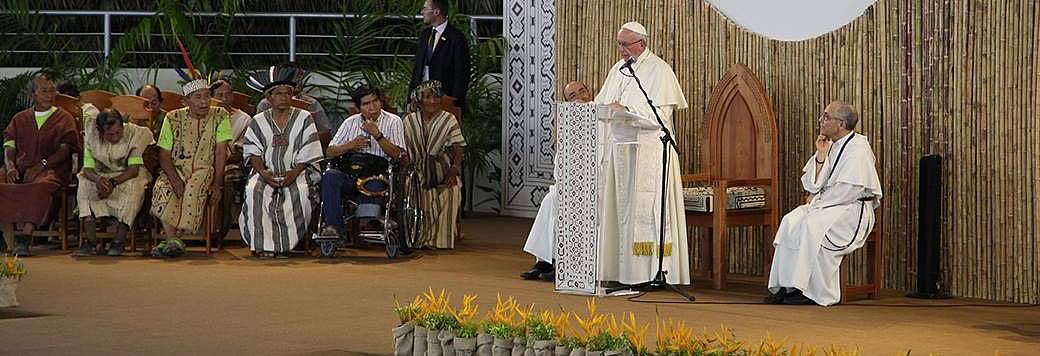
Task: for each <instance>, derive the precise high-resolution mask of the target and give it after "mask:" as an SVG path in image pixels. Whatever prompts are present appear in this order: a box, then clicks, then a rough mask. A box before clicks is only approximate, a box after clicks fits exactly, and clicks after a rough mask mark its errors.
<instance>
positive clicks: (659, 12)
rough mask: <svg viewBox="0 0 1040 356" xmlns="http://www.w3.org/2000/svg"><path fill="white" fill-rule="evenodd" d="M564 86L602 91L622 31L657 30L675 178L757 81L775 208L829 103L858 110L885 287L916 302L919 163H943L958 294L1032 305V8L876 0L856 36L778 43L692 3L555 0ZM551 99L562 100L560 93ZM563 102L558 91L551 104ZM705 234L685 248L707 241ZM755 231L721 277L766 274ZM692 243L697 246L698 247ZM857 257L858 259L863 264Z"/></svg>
mask: <svg viewBox="0 0 1040 356" xmlns="http://www.w3.org/2000/svg"><path fill="white" fill-rule="evenodd" d="M556 8H557V20H558V23H557V26H558V27H557V31H556V44H557V51H558V52H557V62H556V67H557V79H558V82H559V83H561V85H560V86H559V87H560V88H562V84H564V83H566V82H568V81H570V80H575V79H577V80H582V81H585V82H586V83H588V84H589V85H590V87H591V88H592V89H593V90H598V87H599V85H600V84H602V81H603V79H604V78H606V73H605V71H606V70H608V69H609V68H610V66H611V65H612V64H613V63H614V62H616V61H617V60H618V58H619V56H618V54H617V49H616V45H615V34H616V31H617V29H618V28H619V27H620V25H621V24H622V23H624V22H626V21H630V20H635V21H639V22H640V23H642V24H643V25H645V26H646V27H647V29H648V30H649V31H650V32H651V33H650V48H651V50H653V51H654V52H655V53H657V54H658V55H659V56H661V57H662V58H664V59H665V61H667V62H669V63H670V64H671V65H672V67H673V68H674V69H675V72H676V75H677V76H678V77H679V82H680V83H681V84H682V86H683V90H684V92H685V94H686V97H687V100H688V101H689V102H690V109H687V110H682V111H679V112H678V114H677V118H676V122H677V129H676V130H677V132H678V133H677V136H678V142H679V144H680V157H681V160H682V164H683V166H682V167H683V171H684V172H695V171H697V170H698V168H700V165H699V163H700V162H699V161H700V157H701V153H700V150H701V149H702V147H701V146H700V142H701V132H702V131H703V130H704V112H705V110H706V108H707V104H708V99H709V97H710V94H711V90H712V88H713V86H714V85H715V84H716V83H717V82H718V81H719V79H720V78H721V77H722V75H723V73H724V72H725V70H726V69H727V68H728V67H729V66H730V65H731V64H733V63H744V64H746V65H747V66H748V67H750V68H751V69H752V70H753V71H754V72H755V73H756V74H757V75H758V76H759V78H760V79H761V80H762V82H763V84H765V86H766V90H767V91H768V92H769V95H770V98H771V101H772V105H773V109H774V111H775V112H776V115H777V121H778V129H779V136H780V143H779V147H780V156H781V165H780V172H781V176H782V178H783V180H782V182H781V191H782V193H783V194H782V195H781V207H782V209H783V211H785V212H786V211H788V210H790V209H791V208H793V207H794V206H796V205H798V204H800V202H801V201H802V199H803V197H804V195H803V192H801V191H800V189H801V187H800V185H799V183H798V175H799V170H800V168H801V166H802V164H804V162H805V159H806V157H808V155H810V154H811V153H812V150H813V147H812V141H813V138H814V137H815V135H816V133H815V130H814V128H813V127H814V121H815V120H816V118H817V117H818V116H819V115H820V112H821V111H822V110H823V106H824V105H825V104H826V103H827V102H828V101H831V100H844V101H848V102H850V103H852V104H853V105H855V106H856V107H858V108H859V109H860V112H861V121H860V127H859V128H858V130H857V131H859V132H861V133H863V134H865V135H866V136H867V137H868V138H870V141H871V145H872V146H873V147H874V151H875V154H876V155H877V157H878V159H879V168H880V171H881V175H882V184H883V189H884V191H885V198H884V200H883V208H884V217H883V219H884V220H883V222H884V228H885V231H884V236H883V239H884V258H885V260H884V266H883V271H884V280H885V287H886V288H892V289H897V290H911V289H912V288H913V286H914V278H915V277H914V273H915V271H916V266H915V259H916V235H917V224H916V220H917V208H918V203H917V190H918V189H917V180H918V167H917V166H918V163H917V161H918V159H920V157H921V156H922V155H924V154H928V153H936V154H940V155H942V156H943V157H944V162H943V164H944V167H943V170H944V171H943V178H944V182H943V194H944V204H943V217H944V219H945V225H944V226H943V229H942V231H943V247H942V248H943V250H942V258H943V270H944V271H945V274H944V278H943V279H944V281H945V283H946V286H947V289H948V290H950V291H951V292H952V293H953V294H955V295H958V296H964V297H976V298H983V299H990V300H999V301H1012V302H1030V303H1037V302H1040V297H1038V292H1040V277H1038V271H1037V268H1038V261H1040V254H1038V253H1040V251H1038V234H1037V230H1038V228H1040V226H1038V225H1037V220H1038V219H1037V217H1038V215H1040V210H1038V209H1037V203H1040V192H1038V191H1037V189H1036V183H1037V180H1038V179H1040V163H1038V152H1040V122H1038V119H1037V118H1035V113H1037V112H1040V90H1038V89H1040V88H1038V85H1040V77H1038V75H1037V68H1038V67H1040V53H1037V52H1038V51H1040V26H1038V25H1040V23H1038V22H1040V4H1038V3H1037V2H1036V1H1029V0H1009V1H998V0H989V1H946V0H923V1H916V0H914V1H911V0H901V1H898V0H880V1H878V2H877V3H876V4H875V5H874V6H873V7H871V8H870V9H868V10H867V12H866V13H865V14H864V15H863V16H861V17H860V18H858V19H856V20H855V21H854V22H852V23H851V24H849V25H847V26H845V27H843V28H841V29H839V30H837V31H835V32H832V33H830V34H827V35H825V36H822V37H820V38H817V39H813V40H808V41H802V42H793V43H792V42H778V41H771V40H767V39H764V38H762V37H760V36H758V35H755V34H752V33H749V32H746V31H743V30H741V29H740V28H738V27H737V26H735V25H733V24H732V23H731V22H729V21H728V20H726V19H725V18H724V17H723V16H721V15H720V14H718V13H717V12H716V11H714V10H713V9H711V7H710V6H709V5H708V4H707V3H706V2H704V1H701V0H687V1H674V0H656V1H639V2H612V3H610V5H609V6H604V3H603V2H600V1H584V0H558V1H557V3H556ZM560 88H558V90H562V89H560ZM560 96H561V97H562V94H561V95H560ZM703 235H704V234H703V232H696V233H694V234H693V236H696V238H702V237H703ZM760 235H761V230H760V229H759V230H756V229H747V230H740V231H737V230H734V231H731V236H737V237H736V238H732V239H731V243H730V251H734V252H733V253H732V254H731V259H730V270H731V271H734V272H745V273H761V272H762V271H763V270H764V261H763V259H762V258H758V257H757V255H756V251H760V249H761V248H762V242H761V241H762V239H760V238H751V237H756V236H760ZM692 246H696V244H695V243H694V244H692ZM862 252H863V251H860V253H861V254H859V255H857V256H855V257H854V258H853V260H854V262H855V263H856V264H861V263H862V260H863V256H862Z"/></svg>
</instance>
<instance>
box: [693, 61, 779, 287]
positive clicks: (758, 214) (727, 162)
mask: <svg viewBox="0 0 1040 356" xmlns="http://www.w3.org/2000/svg"><path fill="white" fill-rule="evenodd" d="M706 121H707V124H706V125H707V126H706V130H705V137H704V139H703V140H702V142H703V145H702V147H703V152H704V160H703V167H706V169H705V171H704V172H701V173H697V174H690V175H684V176H683V183H693V184H699V185H710V186H712V187H713V197H712V198H713V201H714V211H713V212H710V213H701V212H694V211H689V210H687V211H686V223H687V225H689V226H699V227H707V228H710V229H711V232H712V233H711V238H710V239H702V241H701V245H700V251H702V253H704V252H706V251H711V259H710V261H711V263H710V265H708V264H707V263H705V262H704V261H705V260H707V259H706V258H701V261H702V263H701V266H697V267H699V269H700V270H701V271H705V270H708V271H710V276H711V281H712V288H714V289H721V288H722V286H723V285H724V284H725V283H726V280H727V279H729V278H732V279H734V280H741V281H745V282H753V283H761V282H763V281H764V280H765V278H766V277H764V276H738V275H735V276H732V277H730V276H727V271H726V268H727V266H728V264H727V259H728V255H727V251H726V233H727V230H728V229H729V228H730V227H738V226H765V227H766V234H765V236H764V240H765V241H763V244H764V246H765V248H763V254H765V256H764V257H765V258H764V260H765V261H766V269H767V271H766V275H767V276H768V268H769V261H770V260H771V258H772V255H773V253H772V251H773V245H772V239H773V236H774V235H775V233H776V228H777V225H778V222H779V219H778V214H777V213H778V211H777V209H778V208H779V206H778V203H777V202H778V194H779V189H778V180H779V177H778V175H777V172H778V164H779V158H778V154H777V130H776V119H775V116H774V114H773V109H772V107H771V106H770V104H769V97H768V96H767V95H766V91H765V87H764V86H763V85H762V83H761V82H759V81H758V79H757V78H756V77H755V75H754V73H752V72H751V70H750V69H748V68H747V67H746V66H744V65H741V64H736V65H733V66H732V67H730V68H729V69H728V70H727V71H726V75H725V76H723V78H722V80H721V81H720V82H719V84H718V85H717V86H716V87H715V89H714V91H713V92H712V95H711V99H710V101H709V102H708V112H707V115H706ZM738 186H762V187H764V188H765V189H766V204H765V207H763V208H755V209H741V210H732V211H731V210H728V209H727V201H728V200H727V192H726V189H727V188H729V187H738ZM702 256H703V255H702Z"/></svg>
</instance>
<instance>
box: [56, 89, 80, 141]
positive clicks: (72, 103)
mask: <svg viewBox="0 0 1040 356" xmlns="http://www.w3.org/2000/svg"><path fill="white" fill-rule="evenodd" d="M54 106H57V107H58V108H61V109H62V110H65V111H67V112H68V113H69V115H72V118H73V119H76V130H78V131H79V132H80V133H82V132H83V124H84V123H83V106H81V105H80V101H79V99H77V98H75V97H71V96H68V95H65V94H58V95H57V96H55V97H54Z"/></svg>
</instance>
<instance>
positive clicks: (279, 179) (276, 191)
mask: <svg viewBox="0 0 1040 356" xmlns="http://www.w3.org/2000/svg"><path fill="white" fill-rule="evenodd" d="M283 74H284V75H283V76H280V77H276V78H274V80H271V79H267V78H264V79H257V81H264V82H267V83H268V84H267V85H265V86H264V88H265V90H264V96H265V98H266V99H267V101H268V102H270V103H271V104H272V106H271V109H268V110H266V111H264V112H261V113H259V114H256V116H254V117H253V119H252V120H251V121H252V122H251V123H250V125H249V127H248V128H247V129H246V133H245V145H243V156H244V157H245V162H248V163H249V166H250V167H252V173H251V174H250V175H249V180H248V182H247V183H246V194H245V204H243V205H242V214H241V216H240V217H239V220H238V221H239V227H240V228H241V231H242V240H243V241H245V242H246V244H248V245H249V249H250V250H251V251H252V252H253V255H254V256H256V257H272V256H273V257H275V258H288V257H289V251H291V250H292V249H293V247H295V246H296V243H297V242H299V241H300V238H301V237H303V236H305V235H306V234H307V231H308V229H307V225H308V224H309V223H310V221H311V210H312V202H311V199H310V191H311V186H312V185H315V184H317V182H318V179H320V173H318V161H320V160H321V158H322V153H321V143H319V142H318V131H317V129H316V128H315V126H314V118H313V117H312V116H311V113H309V112H307V111H305V110H300V109H297V108H294V107H292V106H290V102H291V101H292V88H293V82H291V81H289V80H286V79H285V78H286V76H287V75H288V74H289V73H283ZM260 75H270V73H264V74H260ZM279 78H281V80H280V79H279Z"/></svg>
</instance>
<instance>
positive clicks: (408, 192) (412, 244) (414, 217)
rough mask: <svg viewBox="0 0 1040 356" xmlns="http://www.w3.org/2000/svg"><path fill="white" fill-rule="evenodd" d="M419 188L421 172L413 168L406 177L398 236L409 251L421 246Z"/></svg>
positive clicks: (399, 216) (402, 193)
mask: <svg viewBox="0 0 1040 356" xmlns="http://www.w3.org/2000/svg"><path fill="white" fill-rule="evenodd" d="M419 189H420V183H419V173H418V172H416V171H414V170H413V171H411V172H410V173H409V174H408V175H407V176H406V177H405V179H404V187H402V189H401V203H400V204H401V205H400V211H399V213H400V214H399V215H398V225H399V229H398V231H399V233H400V234H399V235H398V236H400V239H401V241H402V245H403V246H404V248H405V250H406V251H409V252H410V251H411V250H412V249H417V248H419V247H421V246H420V243H421V242H420V238H421V237H422V209H420V207H419Z"/></svg>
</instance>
